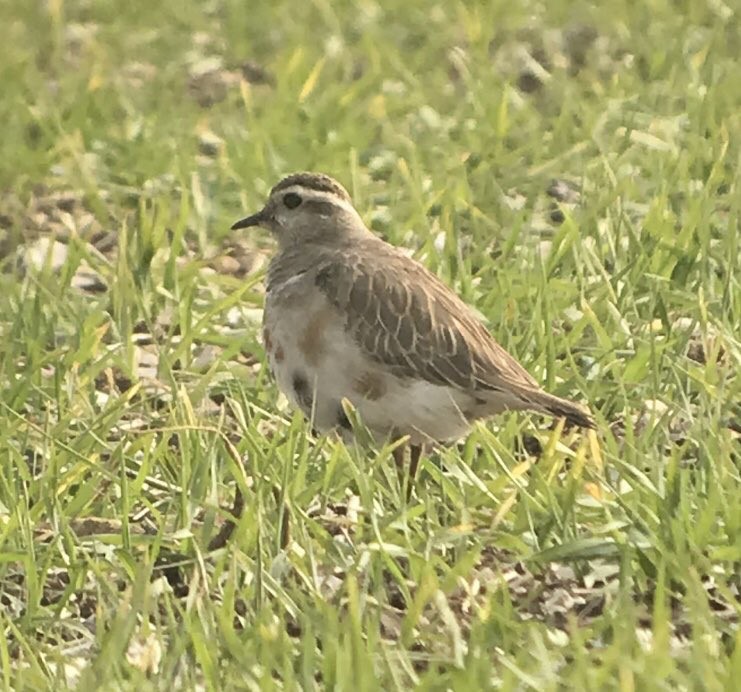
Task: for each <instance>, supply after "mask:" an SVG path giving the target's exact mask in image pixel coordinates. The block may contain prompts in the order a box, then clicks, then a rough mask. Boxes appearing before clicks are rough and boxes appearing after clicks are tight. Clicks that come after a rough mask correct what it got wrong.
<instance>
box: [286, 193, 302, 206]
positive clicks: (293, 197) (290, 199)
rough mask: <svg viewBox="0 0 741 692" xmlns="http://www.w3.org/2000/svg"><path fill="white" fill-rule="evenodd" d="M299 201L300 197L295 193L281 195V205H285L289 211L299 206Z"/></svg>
mask: <svg viewBox="0 0 741 692" xmlns="http://www.w3.org/2000/svg"><path fill="white" fill-rule="evenodd" d="M301 201H302V200H301V195H297V194H296V193H295V192H288V193H286V194H285V195H283V204H285V205H286V206H287V207H288V208H289V209H295V208H296V207H297V206H298V205H299V204H301Z"/></svg>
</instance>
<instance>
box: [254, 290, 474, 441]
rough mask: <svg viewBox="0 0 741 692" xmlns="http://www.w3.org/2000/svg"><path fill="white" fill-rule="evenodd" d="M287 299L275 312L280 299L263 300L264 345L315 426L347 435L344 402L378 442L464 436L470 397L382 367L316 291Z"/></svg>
mask: <svg viewBox="0 0 741 692" xmlns="http://www.w3.org/2000/svg"><path fill="white" fill-rule="evenodd" d="M312 288H313V287H312ZM292 293H293V291H292ZM284 297H285V295H283V296H281V298H280V300H281V307H280V309H279V310H278V311H277V312H278V314H277V315H276V310H275V302H276V301H275V296H268V299H267V301H266V305H265V319H264V339H265V348H266V352H267V354H268V361H269V364H270V368H271V371H272V372H273V375H274V377H275V379H276V380H277V383H278V387H279V388H280V390H281V391H282V392H283V393H284V394H285V395H286V397H287V398H288V399H289V401H290V402H291V403H292V404H293V405H294V406H296V407H297V408H299V409H301V410H302V411H303V412H304V414H305V415H306V416H307V418H309V419H310V421H311V425H312V426H313V427H314V428H316V429H317V430H319V431H320V432H326V431H329V430H331V429H335V428H339V429H340V431H342V430H343V428H344V429H345V432H348V430H347V425H348V424H347V420H346V417H345V416H344V411H343V408H342V403H341V402H342V400H343V399H347V400H349V401H350V402H351V403H352V405H353V406H354V407H355V409H356V410H357V412H358V415H359V417H360V419H361V421H362V422H363V424H364V425H365V426H367V427H368V429H369V430H370V431H371V433H373V435H374V436H375V437H376V438H377V439H378V440H379V441H382V440H383V439H385V438H388V437H398V436H402V435H409V436H410V438H411V441H412V443H421V442H430V441H441V440H450V439H455V438H457V437H461V436H462V435H464V434H465V433H466V431H467V430H468V428H469V427H470V424H471V423H470V421H469V420H467V419H466V416H465V415H464V414H463V410H466V409H468V408H470V407H471V405H472V401H471V400H470V397H469V396H468V395H466V394H463V393H461V392H459V391H457V390H454V389H452V388H450V387H445V386H440V385H435V384H431V383H429V382H424V381H422V380H401V379H399V378H397V377H395V376H393V375H391V374H390V373H388V372H387V371H385V370H384V369H383V367H381V366H379V365H378V364H375V363H374V362H372V361H371V360H369V359H368V358H367V357H366V356H364V354H363V352H362V351H361V349H360V347H359V346H358V345H357V344H355V342H354V341H353V340H352V339H351V338H350V337H349V335H348V334H347V333H346V332H345V331H344V327H343V322H342V320H341V319H340V318H339V316H338V315H337V313H336V312H335V310H334V308H333V307H332V306H331V305H329V303H327V302H326V301H325V299H324V297H323V296H322V295H321V294H319V293H318V292H311V293H309V294H308V295H307V294H301V293H296V294H295V295H294V299H293V300H290V301H287V300H284Z"/></svg>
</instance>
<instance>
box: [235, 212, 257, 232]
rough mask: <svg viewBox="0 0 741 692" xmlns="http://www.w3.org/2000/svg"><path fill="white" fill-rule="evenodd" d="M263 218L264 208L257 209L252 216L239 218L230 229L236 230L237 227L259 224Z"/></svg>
mask: <svg viewBox="0 0 741 692" xmlns="http://www.w3.org/2000/svg"><path fill="white" fill-rule="evenodd" d="M264 220H265V210H263V211H258V212H257V214H252V216H245V217H244V218H243V219H240V220H239V221H237V223H235V224H234V225H233V226H232V230H233V231H236V230H237V229H239V228H249V227H250V226H259V225H260V224H261V223H262V222H263V221H264Z"/></svg>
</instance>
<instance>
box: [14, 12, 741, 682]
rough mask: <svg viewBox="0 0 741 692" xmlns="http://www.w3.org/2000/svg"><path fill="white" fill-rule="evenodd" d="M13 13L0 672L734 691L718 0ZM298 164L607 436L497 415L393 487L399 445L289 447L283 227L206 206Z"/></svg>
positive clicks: (734, 427)
mask: <svg viewBox="0 0 741 692" xmlns="http://www.w3.org/2000/svg"><path fill="white" fill-rule="evenodd" d="M0 23H1V24H2V25H3V26H4V27H5V28H6V31H5V42H4V47H3V54H2V58H0V74H1V75H2V84H3V90H2V96H0V118H1V119H2V122H3V137H2V138H0V199H1V200H2V203H1V204H0V213H1V214H2V216H1V218H0V227H1V228H0V249H1V250H2V259H1V260H0V261H1V262H2V268H3V270H4V271H3V273H2V275H0V282H1V283H2V290H1V291H0V335H1V336H2V346H0V391H1V392H2V394H1V395H0V583H1V584H2V588H1V589H0V591H1V592H2V595H1V596H0V622H1V623H2V632H3V637H2V639H0V662H2V665H0V670H1V676H0V679H1V680H2V685H3V687H4V688H5V689H15V690H23V689H34V690H36V689H52V688H53V689H63V688H65V687H72V688H74V687H77V688H79V689H92V688H100V689H114V688H115V689H147V690H148V689H172V688H173V687H175V688H178V689H191V688H192V689H224V690H226V689H245V688H248V689H298V688H301V689H320V688H321V689H323V688H328V689H329V688H337V689H349V688H353V689H357V690H365V689H377V688H383V689H407V688H410V687H415V686H416V687H419V688H420V689H429V690H437V689H460V690H463V689H488V688H492V687H497V688H502V689H538V690H541V689H563V688H575V689H600V690H602V689H620V690H634V689H638V690H649V689H672V690H674V689H698V690H699V689H702V690H723V689H731V688H732V687H733V681H734V680H738V679H739V676H741V647H739V646H738V643H739V637H741V635H740V634H739V629H738V621H739V610H740V597H739V591H740V589H741V583H740V581H739V573H740V572H741V569H740V566H741V485H740V484H739V475H740V472H739V415H740V409H739V401H740V400H741V391H740V390H741V383H740V382H739V378H738V370H739V361H740V360H741V347H740V345H739V340H738V325H739V324H741V290H740V288H739V277H738V271H737V270H738V266H739V255H740V252H739V212H740V208H741V190H740V185H739V183H740V180H739V170H741V166H740V164H741V148H739V142H741V115H740V114H741V92H739V89H738V86H737V85H738V84H739V83H741V67H740V66H739V62H738V55H739V51H740V50H741V38H740V37H741V31H740V30H739V28H740V18H739V14H738V9H737V8H735V7H734V5H733V4H732V3H724V2H722V0H717V1H714V2H707V3H703V2H699V1H698V0H685V1H683V2H675V3H669V2H664V1H662V0H656V1H654V2H651V3H643V4H640V3H638V4H637V3H632V2H626V1H625V0H617V1H616V2H611V3H601V5H595V6H592V5H586V4H582V3H577V4H572V3H565V2H552V3H545V4H538V3H532V2H526V1H524V0H522V1H520V2H517V3H510V2H506V3H505V2H498V1H496V0H493V1H492V2H485V3H479V2H450V3H443V2H439V3H427V2H421V0H406V1H405V2H401V1H398V0H390V1H389V2H384V3H380V2H376V1H375V0H364V1H363V2H358V3H350V2H336V3H329V2H323V1H322V0H314V1H313V2H308V3H288V2H279V3H267V2H264V3H257V2H251V3H249V6H248V5H247V4H246V3H243V2H236V1H235V0H220V1H217V0H211V1H209V2H205V3H201V2H194V1H191V0H182V2H178V3H156V2H149V3H145V2H139V1H135V2H132V3H119V2H115V3H114V2H112V1H110V0H100V1H96V2H91V1H89V0H88V1H84V0H79V1H78V2H64V0H55V1H53V2H49V3H4V4H2V5H0ZM247 61H249V63H248V64H246V65H245V63H246V62H247ZM301 169H316V170H323V171H326V172H328V173H331V174H333V175H334V176H336V177H338V178H339V179H340V180H342V181H343V182H344V183H345V184H346V186H347V187H348V188H349V189H350V191H351V193H352V194H353V196H354V199H355V201H356V204H357V206H358V208H359V210H360V211H361V213H362V214H363V216H364V217H365V218H366V219H367V220H368V223H369V224H371V226H372V227H373V228H374V229H375V230H376V231H377V232H379V233H381V234H383V235H384V237H386V238H387V239H388V240H389V241H390V242H393V243H395V244H400V245H406V246H409V247H411V248H412V249H413V250H414V252H415V255H416V256H417V257H418V258H419V259H420V260H422V261H423V262H424V263H425V264H426V265H427V266H429V267H430V268H432V269H433V270H434V271H436V272H437V273H439V274H440V275H441V276H442V277H444V279H445V280H446V281H448V282H449V283H451V284H452V285H453V286H455V288H456V290H457V291H459V292H460V294H461V295H463V296H464V297H465V299H466V300H467V301H469V302H470V303H471V304H473V305H475V306H476V307H477V308H478V309H479V310H480V312H481V313H482V315H483V316H484V319H486V321H487V323H488V324H489V325H490V327H491V329H492V331H493V333H494V334H495V335H496V336H497V338H498V339H499V340H500V341H501V343H502V344H503V345H504V346H505V347H506V348H508V349H509V350H510V351H511V352H513V353H514V354H516V355H517V357H518V358H519V359H520V360H521V361H522V362H523V363H524V364H525V365H526V366H527V367H528V369H529V370H530V371H531V372H532V373H533V375H534V376H535V377H536V378H537V379H538V380H539V381H541V382H543V383H544V384H545V385H547V387H548V388H549V389H550V390H551V391H554V392H555V393H558V394H561V395H563V396H570V397H572V398H575V399H577V400H580V401H588V402H590V403H591V406H592V408H593V410H594V411H595V413H596V416H597V419H598V421H599V430H598V432H597V434H596V435H595V436H588V435H585V434H582V433H579V432H578V431H563V430H562V429H561V428H560V427H556V428H552V427H548V426H549V423H548V422H547V421H544V420H542V419H540V418H539V417H537V416H532V417H531V416H527V415H521V414H520V415H510V416H502V417H500V418H499V419H497V420H496V421H494V422H492V423H491V424H488V425H486V426H478V427H477V428H476V429H475V430H474V432H473V433H472V434H471V435H470V436H469V438H468V439H467V440H465V441H463V442H461V443H460V444H459V445H457V446H453V447H450V448H448V449H444V450H440V451H438V452H436V453H434V454H432V455H431V456H430V457H429V458H428V459H427V460H426V461H425V462H424V464H423V467H422V473H421V477H420V478H419V482H418V486H417V495H416V497H415V499H414V500H413V501H412V502H410V503H407V502H405V500H404V492H403V488H402V487H401V486H400V482H399V479H398V478H397V477H396V473H395V470H394V468H393V463H391V462H390V459H389V457H390V450H388V449H381V450H378V449H376V450H363V449H358V448H345V447H343V446H341V445H340V444H339V443H337V442H335V441H333V440H331V439H320V440H314V439H312V438H311V437H310V435H309V434H308V430H307V426H306V424H305V422H303V421H302V420H301V419H300V418H298V417H296V416H293V415H292V414H291V412H290V411H289V410H287V409H286V407H285V406H284V404H283V403H281V400H280V398H279V396H278V393H277V391H276V389H275V386H274V384H273V383H272V382H271V381H270V378H269V376H268V375H267V372H266V368H264V367H263V362H264V361H263V351H262V348H261V345H260V339H259V331H260V330H259V323H260V310H261V305H262V295H261V286H262V283H261V281H262V270H263V268H264V266H265V259H266V256H269V252H270V241H269V239H268V238H266V237H264V234H262V233H260V232H256V233H253V234H250V235H244V236H238V237H237V236H234V235H232V234H230V233H229V231H228V228H229V226H230V224H231V223H232V222H233V221H234V220H236V219H237V218H239V217H240V216H241V215H243V213H245V212H248V211H252V210H255V209H256V208H257V207H258V206H259V205H260V204H261V202H262V201H263V199H264V196H265V193H266V191H267V190H268V189H269V187H270V185H271V184H272V183H274V182H275V181H276V179H277V178H278V177H279V176H280V175H282V174H284V173H287V172H290V171H294V170H301ZM554 181H555V182H554ZM549 191H550V195H549V194H548V193H549ZM54 240H56V242H57V243H58V244H57V245H54V244H53V241H54ZM31 255H33V257H32V256H31ZM236 462H239V463H236ZM237 487H239V488H241V491H242V494H243V497H244V510H243V513H242V515H241V517H240V518H239V519H238V522H237V527H236V530H235V532H234V535H233V537H232V539H231V540H230V541H229V542H228V543H227V545H226V546H225V547H222V548H219V549H217V550H209V548H208V545H209V541H210V540H211V539H212V538H213V536H214V535H215V534H216V533H217V531H218V530H219V527H221V526H222V525H223V524H224V522H226V521H227V520H228V518H229V516H230V514H229V512H230V510H229V508H230V506H231V504H232V501H233V500H232V498H233V497H234V493H235V489H236V488H237Z"/></svg>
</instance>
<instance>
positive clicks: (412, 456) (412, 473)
mask: <svg viewBox="0 0 741 692" xmlns="http://www.w3.org/2000/svg"><path fill="white" fill-rule="evenodd" d="M423 451H424V447H423V445H410V447H409V487H408V488H407V500H408V499H409V498H410V497H411V495H412V488H413V487H414V479H415V478H416V476H417V468H418V467H419V459H420V457H421V456H422V452H423Z"/></svg>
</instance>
